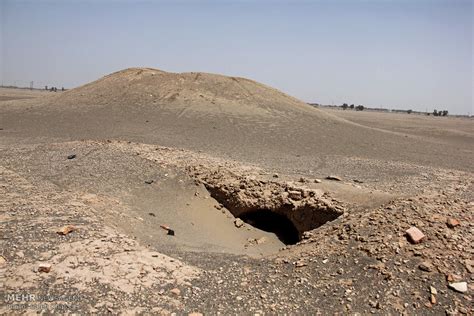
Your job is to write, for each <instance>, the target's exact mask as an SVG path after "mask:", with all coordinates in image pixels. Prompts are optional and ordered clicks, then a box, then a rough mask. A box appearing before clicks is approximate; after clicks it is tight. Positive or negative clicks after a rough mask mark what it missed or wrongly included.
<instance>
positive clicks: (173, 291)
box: [170, 288, 181, 296]
mask: <svg viewBox="0 0 474 316" xmlns="http://www.w3.org/2000/svg"><path fill="white" fill-rule="evenodd" d="M170 292H171V293H173V294H174V295H176V296H179V295H180V294H181V291H180V290H179V289H178V288H174V289H172V290H170Z"/></svg>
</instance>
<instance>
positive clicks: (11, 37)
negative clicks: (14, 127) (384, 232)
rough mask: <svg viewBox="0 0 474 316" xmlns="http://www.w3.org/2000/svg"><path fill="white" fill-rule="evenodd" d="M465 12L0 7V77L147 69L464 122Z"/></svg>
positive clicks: (22, 80)
mask: <svg viewBox="0 0 474 316" xmlns="http://www.w3.org/2000/svg"><path fill="white" fill-rule="evenodd" d="M473 15H474V10H473V1H471V0H464V1H463V0H443V1H441V0H398V1H397V0H378V1H375V0H373V1H357V0H352V1H349V0H347V1H343V0H340V1H338V0H332V1H329V0H328V1H289V0H288V1H270V0H267V1H222V0H221V1H79V0H76V1H73V0H71V1H67V0H63V1H41V0H36V1H9V0H0V80H1V82H2V83H3V84H4V85H7V84H16V85H20V86H28V85H29V82H30V81H34V82H35V86H36V87H43V86H44V85H49V86H51V85H55V86H58V87H61V86H64V87H66V88H73V87H76V86H79V85H82V84H85V83H87V82H90V81H92V80H95V79H98V78H99V77H101V76H103V75H106V74H108V73H111V72H114V71H117V70H120V69H123V68H127V67H153V68H159V69H162V70H165V71H172V72H190V71H204V72H212V73H220V74H225V75H232V76H240V77H247V78H251V79H254V80H257V81H260V82H262V83H265V84H268V85H271V86H273V87H275V88H278V89H280V90H282V91H284V92H286V93H288V94H291V95H293V96H295V97H297V98H300V99H302V100H304V101H306V102H318V103H324V104H332V103H334V104H342V103H344V102H347V103H349V104H351V103H355V104H364V105H367V106H370V107H386V108H400V109H415V110H422V111H424V110H426V109H428V110H429V111H432V110H433V109H435V108H436V109H438V110H439V109H448V110H449V112H450V113H458V114H466V113H468V112H470V113H471V114H472V113H473V112H474V110H473V106H474V105H473V46H472V45H473Z"/></svg>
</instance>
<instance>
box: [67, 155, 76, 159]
mask: <svg viewBox="0 0 474 316" xmlns="http://www.w3.org/2000/svg"><path fill="white" fill-rule="evenodd" d="M76 157H77V156H76V155H75V154H72V155H69V156H67V159H69V160H70V159H74V158H76Z"/></svg>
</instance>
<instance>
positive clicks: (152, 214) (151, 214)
mask: <svg viewBox="0 0 474 316" xmlns="http://www.w3.org/2000/svg"><path fill="white" fill-rule="evenodd" d="M148 215H150V216H153V217H156V215H155V213H152V212H150V213H148Z"/></svg>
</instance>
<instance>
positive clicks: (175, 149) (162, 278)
mask: <svg viewBox="0 0 474 316" xmlns="http://www.w3.org/2000/svg"><path fill="white" fill-rule="evenodd" d="M11 90H15V91H13V92H12V91H11ZM22 93H23V94H22ZM473 138H474V130H473V122H472V119H468V118H452V117H440V118H438V117H436V118H435V117H432V116H430V117H427V116H420V115H408V114H392V113H378V112H366V111H363V112H356V111H349V110H347V111H342V110H333V109H325V108H314V107H312V106H310V105H307V104H305V103H303V102H301V101H299V100H297V99H295V98H293V97H291V96H288V95H286V94H284V93H282V92H280V91H277V90H275V89H273V88H270V87H267V86H265V85H262V84H259V83H256V82H254V81H251V80H248V79H244V78H233V77H226V76H221V75H213V74H204V73H183V74H174V73H167V72H163V71H160V70H156V69H149V68H132V69H127V70H123V71H120V72H117V73H113V74H110V75H108V76H105V77H103V78H101V79H99V80H97V81H95V82H92V83H90V84H87V85H84V86H82V87H79V88H76V89H73V90H70V91H66V92H64V93H57V94H54V93H46V92H45V93H43V92H34V93H33V92H30V91H29V90H24V91H23V90H16V89H0V167H1V169H0V170H1V178H0V181H1V182H0V189H1V191H2V192H1V193H2V196H3V198H2V202H1V204H0V211H1V218H2V234H3V235H4V238H3V239H2V254H1V256H2V257H0V259H1V260H2V262H0V264H1V265H2V269H3V270H2V273H3V275H4V280H3V281H2V282H3V284H4V286H5V290H6V293H7V294H9V293H10V294H11V293H18V292H25V291H26V292H32V293H36V294H38V295H39V294H44V291H45V290H46V289H49V290H48V291H50V292H53V293H56V294H58V293H62V294H63V295H64V293H70V294H74V295H79V296H80V297H81V299H80V300H79V301H74V302H72V303H71V302H70V303H69V304H65V305H66V306H65V307H64V306H63V307H64V308H66V309H67V310H75V311H79V312H80V313H106V312H112V313H118V312H129V313H140V312H152V313H164V314H167V313H171V312H176V311H180V312H182V311H185V312H187V313H191V312H201V313H208V312H212V313H215V312H216V311H221V312H223V313H226V314H227V313H249V312H253V313H259V314H264V313H309V314H314V313H317V312H318V311H320V312H328V311H339V312H344V313H349V312H360V313H363V314H365V313H370V312H374V313H407V314H414V313H415V314H420V313H421V314H423V313H435V314H437V313H445V312H446V313H447V312H449V313H451V312H452V313H455V312H461V313H462V312H468V311H469V307H468V306H469V304H470V300H471V299H472V297H471V296H470V294H471V293H472V277H473V274H472V273H473V272H472V270H471V269H472V265H473V263H472V260H471V258H472V254H473V248H472V244H474V243H473V241H474V240H473V234H472V231H473V229H472V228H473V222H472V209H473V204H474V203H473V191H474V190H473V164H472V161H474V142H473ZM72 155H73V156H72ZM330 175H331V176H333V179H326V178H327V177H328V176H330ZM239 217H240V218H241V219H242V220H243V221H241V219H239ZM450 218H452V219H456V220H458V221H460V225H457V226H456V227H447V224H446V222H447V220H448V219H450ZM64 225H73V226H74V227H75V228H76V229H75V230H74V231H73V232H71V233H70V234H68V235H66V236H60V235H58V234H57V233H56V230H58V229H60V228H61V227H63V226H64ZM160 225H164V226H167V227H169V228H170V229H172V230H173V232H174V235H168V234H167V232H168V230H165V229H163V228H162V227H160ZM410 226H417V227H418V228H420V229H421V230H422V231H423V232H424V233H425V234H426V235H427V236H428V238H427V240H425V242H423V243H421V244H417V245H413V244H411V243H410V242H409V241H408V240H407V238H406V236H405V231H406V230H407V229H408V228H409V227H410ZM295 238H296V239H295ZM296 241H299V242H298V244H296V245H294V243H295V242H296ZM86 245H89V246H86ZM74 253H77V254H78V255H75V254H74ZM469 260H471V261H469ZM44 262H45V263H48V264H51V265H52V269H51V271H50V272H49V273H41V272H38V265H39V264H40V263H44ZM423 262H424V263H426V262H428V263H429V265H430V267H429V268H427V269H425V268H423V269H420V268H419V265H420V263H423ZM428 270H429V271H428ZM449 274H454V276H451V277H450V278H451V279H452V278H454V279H456V280H458V281H460V282H467V283H468V290H467V292H464V293H457V292H455V291H453V290H451V289H450V288H449V284H450V282H451V283H453V282H454V281H452V280H451V279H450V280H451V281H446V278H447V277H448V275H449ZM86 276H89V277H86ZM46 285H47V286H46ZM430 286H434V287H436V288H437V289H438V291H439V292H438V294H436V295H437V296H436V297H435V302H434V303H433V299H432V297H431V294H430V293H429V290H430ZM427 291H428V292H427ZM97 293H99V294H97ZM216 297H219V300H216ZM366 298H370V299H366ZM19 303H25V302H23V301H20V302H15V301H12V298H11V297H10V298H9V300H7V301H6V302H5V304H4V305H3V306H2V307H1V308H2V309H1V311H2V312H10V311H12V310H13V308H17V309H19V308H20V307H18V306H17V305H18V304H19ZM63 303H65V302H63ZM66 303H67V302H66ZM15 304H17V305H16V307H14V306H13V305H15ZM58 306H59V305H58V304H56V305H55V304H49V305H48V306H47V307H46V309H48V310H56V311H59V309H60V308H63V307H61V306H59V307H58ZM28 308H29V310H30V311H31V310H32V308H33V307H32V306H31V305H30V306H29V307H28ZM55 308H56V309H55Z"/></svg>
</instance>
